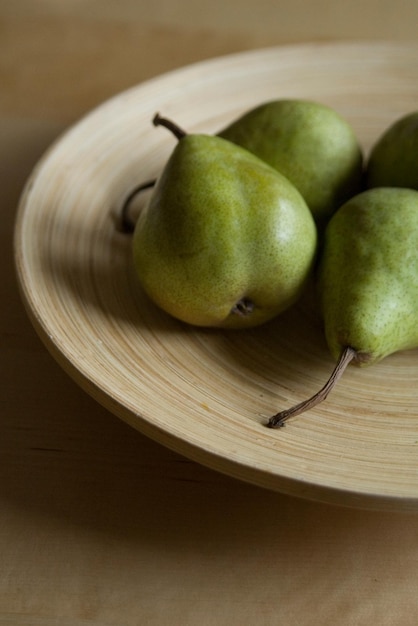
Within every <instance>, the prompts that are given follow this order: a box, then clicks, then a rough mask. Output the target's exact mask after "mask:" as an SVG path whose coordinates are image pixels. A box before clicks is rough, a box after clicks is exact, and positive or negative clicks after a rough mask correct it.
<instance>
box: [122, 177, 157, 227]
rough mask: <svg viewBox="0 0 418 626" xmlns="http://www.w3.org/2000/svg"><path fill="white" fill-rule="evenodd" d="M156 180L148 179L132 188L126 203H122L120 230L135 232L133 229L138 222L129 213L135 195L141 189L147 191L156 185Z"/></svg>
mask: <svg viewBox="0 0 418 626" xmlns="http://www.w3.org/2000/svg"><path fill="white" fill-rule="evenodd" d="M156 182H157V181H156V180H155V179H154V180H148V181H147V182H145V183H141V184H140V185H137V186H136V187H134V188H133V189H132V191H130V192H129V194H128V195H127V197H126V198H125V201H124V203H123V204H122V209H121V214H120V230H121V231H122V232H124V233H133V231H134V230H135V223H136V222H135V220H133V219H132V218H131V216H130V215H129V209H130V206H131V203H132V200H133V199H134V198H135V196H137V195H138V194H139V193H141V191H145V190H146V189H150V188H151V187H154V185H155V183H156Z"/></svg>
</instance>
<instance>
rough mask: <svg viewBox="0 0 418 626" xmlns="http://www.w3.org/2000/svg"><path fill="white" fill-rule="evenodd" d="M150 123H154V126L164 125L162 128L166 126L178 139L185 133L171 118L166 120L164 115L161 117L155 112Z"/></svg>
mask: <svg viewBox="0 0 418 626" xmlns="http://www.w3.org/2000/svg"><path fill="white" fill-rule="evenodd" d="M152 123H153V124H154V126H164V128H168V130H170V131H171V132H172V133H173V135H174V136H175V137H177V139H178V140H179V141H180V139H183V137H185V136H186V135H187V133H186V131H184V130H183V129H182V128H180V126H178V125H177V124H175V123H174V122H172V121H171V120H168V119H167V118H166V117H162V116H161V115H160V114H159V113H156V114H155V115H154V118H153V120H152Z"/></svg>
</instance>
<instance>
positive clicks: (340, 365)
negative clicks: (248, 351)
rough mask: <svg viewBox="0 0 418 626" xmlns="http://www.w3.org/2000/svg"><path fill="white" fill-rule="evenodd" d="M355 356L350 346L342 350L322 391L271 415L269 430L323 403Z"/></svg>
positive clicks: (355, 352)
mask: <svg viewBox="0 0 418 626" xmlns="http://www.w3.org/2000/svg"><path fill="white" fill-rule="evenodd" d="M356 356H357V351H356V350H354V348H351V347H350V346H347V347H346V348H344V350H343V351H342V352H341V355H340V358H339V359H338V362H337V365H336V366H335V368H334V370H333V372H332V374H331V376H330V377H329V379H328V381H327V382H326V383H325V385H324V386H323V387H322V389H320V390H319V391H317V392H316V393H315V394H314V395H313V396H312V397H311V398H308V400H304V401H303V402H300V403H299V404H296V405H295V406H293V407H291V408H290V409H285V410H284V411H280V413H276V415H273V417H271V418H270V419H269V421H268V423H267V426H268V427H269V428H281V427H282V426H284V425H285V422H286V421H287V420H288V419H289V418H290V417H294V416H295V415H300V413H304V412H305V411H307V410H308V409H312V408H313V407H314V406H316V405H317V404H319V403H320V402H323V401H324V400H325V399H326V397H327V396H328V394H329V392H330V391H331V390H332V389H333V388H334V386H335V384H336V383H337V381H338V380H339V379H340V378H341V376H342V375H343V373H344V371H345V369H346V367H347V365H348V364H349V363H351V361H352V360H353V359H355V358H356Z"/></svg>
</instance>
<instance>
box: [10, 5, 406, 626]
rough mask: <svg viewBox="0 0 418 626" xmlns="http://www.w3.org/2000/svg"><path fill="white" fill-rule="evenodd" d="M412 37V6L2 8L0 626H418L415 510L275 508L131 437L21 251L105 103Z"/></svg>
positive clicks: (279, 498)
mask: <svg viewBox="0 0 418 626" xmlns="http://www.w3.org/2000/svg"><path fill="white" fill-rule="evenodd" d="M417 24H418V4H417V3H416V1H415V0H409V1H408V0H399V2H398V3H394V2H389V1H386V0H382V1H381V2H379V3H377V2H373V1H372V0H363V1H362V2H360V0H353V1H352V2H348V1H347V2H340V3H337V2H332V1H331V0H329V1H327V0H313V1H312V2H308V1H307V0H305V1H302V0H292V1H291V0H283V1H282V2H281V3H278V2H274V1H273V0H259V1H258V2H255V1H254V0H230V1H229V2H222V3H220V2H215V3H213V2H209V1H208V0H202V2H195V1H193V0H177V2H175V3H174V2H173V3H170V2H164V1H163V0H154V1H153V2H152V3H147V2H145V0H139V1H138V0H137V1H135V0H119V1H118V2H116V0H107V2H100V1H99V0H86V1H85V2H77V1H75V0H72V1H71V0H60V2H53V1H52V0H15V1H14V2H12V3H9V2H7V0H0V177H1V178H0V180H1V187H0V189H1V193H0V205H1V220H0V236H1V246H0V254H1V262H0V271H1V280H0V285H1V286H0V289H1V303H2V305H1V308H0V316H1V328H0V332H1V336H0V337H1V351H0V358H1V381H2V384H1V395H0V407H1V422H0V428H1V431H0V432H1V434H0V624H1V626H3V625H11V626H16V625H19V626H26V625H28V626H35V625H36V626H51V625H54V626H55V625H60V626H61V625H62V626H79V625H81V624H89V625H95V626H96V625H101V626H142V625H144V626H148V625H156V626H165V625H167V626H171V625H173V626H195V625H196V626H197V625H199V626H209V625H210V626H255V625H257V626H259V625H261V626H264V625H266V626H267V625H268V626H270V625H271V626H276V625H279V624H283V625H286V626H296V625H298V626H302V625H303V626H307V625H312V626H314V625H315V626H316V625H321V626H328V625H329V626H331V625H332V626H337V625H338V626H366V625H367V626H368V625H370V624H373V623H375V624H378V625H379V626H395V625H396V626H409V625H411V626H412V625H415V624H417V623H418V596H417V583H418V517H417V516H416V515H413V514H398V513H379V512H369V511H360V510H352V509H346V508H337V507H332V506H329V505H325V504H318V503H315V502H309V501H303V500H298V499H294V498H291V497H288V496H284V495H280V494H276V493H270V492H268V491H264V490H262V489H259V488H257V487H254V486H251V485H247V484H244V483H241V482H238V481H236V480H234V479H232V478H228V477H226V476H224V475H221V474H218V473H216V472H214V471H211V470H209V469H207V468H205V467H202V466H199V465H197V464H195V463H193V462H191V461H189V460H187V459H185V458H183V457H181V456H179V455H177V454H176V453H174V452H171V451H169V450H167V449H165V448H164V447H162V446H160V445H158V444H157V443H154V442H153V441H150V440H148V439H147V438H145V437H144V436H142V435H140V434H139V433H137V432H136V431H134V430H133V429H132V428H130V427H129V426H128V425H126V424H124V423H123V422H121V421H120V420H119V419H117V418H116V417H115V416H113V415H112V414H111V413H109V412H107V411H106V410H105V409H103V408H102V407H101V406H100V405H99V404H97V403H96V402H95V401H94V400H93V399H92V398H90V397H89V396H88V395H86V393H85V392H83V391H82V390H81V389H80V388H78V387H77V386H76V385H75V383H74V382H72V380H71V379H70V378H69V377H68V376H67V375H66V374H65V373H64V372H63V371H62V370H61V369H60V367H59V366H58V365H57V364H56V362H55V361H54V360H53V359H52V357H51V356H50V355H49V353H48V352H47V350H46V349H45V348H44V346H43V344H42V343H41V342H40V340H39V339H38V337H37V336H36V334H35V332H34V330H33V328H32V327H31V325H30V323H29V321H28V318H27V315H26V313H25V311H24V309H23V306H22V304H21V301H20V298H19V294H18V289H17V285H16V280H15V274H14V265H13V251H12V237H13V227H14V218H15V212H16V206H17V203H18V199H19V196H20V193H21V191H22V187H23V185H24V183H25V180H26V179H27V177H28V175H29V173H30V172H31V169H32V168H33V166H34V165H35V163H36V162H37V160H38V159H39V157H40V156H41V155H42V153H43V152H44V150H45V149H46V148H47V147H48V145H49V144H50V143H51V142H52V141H53V140H54V139H55V138H56V137H57V136H58V135H59V134H60V133H61V132H62V131H63V130H64V129H66V128H67V127H68V126H70V125H71V124H72V123H74V122H75V121H76V120H77V119H79V117H80V116H82V115H83V114H84V113H86V112H87V111H89V110H90V109H91V108H92V107H94V106H96V105H97V104H99V103H100V102H102V101H103V100H105V99H107V98H108V97H110V96H112V95H113V94H115V93H117V92H119V91H121V90H124V89H126V88H128V87H130V86H132V85H136V84H138V83H140V82H141V81H143V80H144V79H147V78H150V77H152V76H156V75H158V74H160V73H162V72H165V71H167V70H170V69H172V68H175V67H180V66H182V65H185V64H188V63H190V62H194V61H198V60H201V59H205V58H210V57H214V56H219V55H222V54H226V53H230V52H238V51H243V50H250V49H255V48H258V47H264V46H270V45H281V44H286V43H289V42H305V41H322V40H333V39H359V38H361V39H398V40H399V39H414V38H415V37H416V33H417ZM417 62H418V60H417Z"/></svg>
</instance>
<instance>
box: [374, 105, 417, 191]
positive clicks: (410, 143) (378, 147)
mask: <svg viewBox="0 0 418 626" xmlns="http://www.w3.org/2000/svg"><path fill="white" fill-rule="evenodd" d="M366 184H367V186H368V187H408V188H410V189H417V190H418V111H414V112H413V113H409V114H407V115H405V116H403V117H401V118H400V119H398V120H397V121H396V122H394V123H393V124H392V125H391V126H390V127H389V128H388V129H387V130H386V131H385V132H384V133H383V135H382V136H381V137H380V138H379V139H378V141H377V142H376V143H375V145H374V146H373V147H372V150H371V152H370V156H369V159H368V162H367V167H366Z"/></svg>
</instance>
